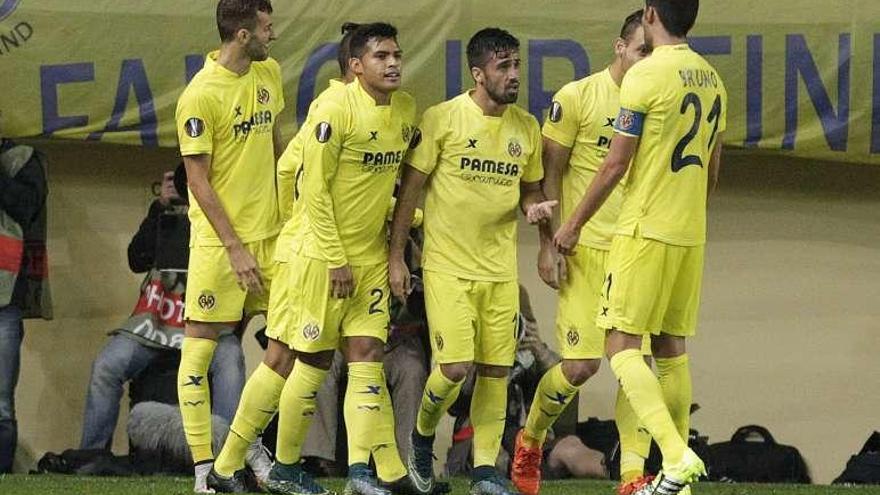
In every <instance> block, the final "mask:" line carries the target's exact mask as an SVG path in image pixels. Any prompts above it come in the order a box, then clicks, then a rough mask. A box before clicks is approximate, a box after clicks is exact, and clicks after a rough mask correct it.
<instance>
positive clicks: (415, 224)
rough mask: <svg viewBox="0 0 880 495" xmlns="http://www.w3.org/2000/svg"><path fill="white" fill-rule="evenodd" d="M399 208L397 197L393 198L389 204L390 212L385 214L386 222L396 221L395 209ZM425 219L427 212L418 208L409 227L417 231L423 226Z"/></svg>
mask: <svg viewBox="0 0 880 495" xmlns="http://www.w3.org/2000/svg"><path fill="white" fill-rule="evenodd" d="M396 207H397V197H395V196H391V202H390V203H388V212H387V213H386V214H385V220H386V221H387V222H388V223H391V222H392V221H394V209H395V208H396ZM424 219H425V212H424V211H422V209H421V208H419V207H418V206H417V207H416V209H415V210H414V211H413V216H412V222H410V224H409V227H410V228H411V229H417V228H419V227H421V226H422V220H424Z"/></svg>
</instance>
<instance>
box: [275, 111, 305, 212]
mask: <svg viewBox="0 0 880 495" xmlns="http://www.w3.org/2000/svg"><path fill="white" fill-rule="evenodd" d="M304 129H305V128H303V129H300V130H299V132H297V133H296V136H294V137H293V139H291V140H290V143H288V144H287V148H285V149H284V153H282V154H281V157H280V158H278V207H279V210H280V212H281V219H282V221H287V220H288V219H289V218H290V213H291V211H292V208H293V202H294V201H295V200H296V196H297V194H296V192H297V191H296V189H297V187H296V179H297V172H298V171H299V169H300V166H301V165H302V162H303V160H302V150H303V146H302V142H303V130H304Z"/></svg>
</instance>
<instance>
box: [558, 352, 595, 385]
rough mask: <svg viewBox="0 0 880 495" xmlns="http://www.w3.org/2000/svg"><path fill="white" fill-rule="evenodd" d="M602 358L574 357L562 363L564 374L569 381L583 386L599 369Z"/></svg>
mask: <svg viewBox="0 0 880 495" xmlns="http://www.w3.org/2000/svg"><path fill="white" fill-rule="evenodd" d="M601 363H602V360H600V359H572V360H565V361H563V363H562V374H563V375H565V379H566V380H568V383H570V384H572V385H575V386H578V387H579V386H581V385H583V384H584V383H586V381H587V380H589V379H590V377H592V376H593V375H595V374H596V373H597V372H598V371H599V366H600V365H601Z"/></svg>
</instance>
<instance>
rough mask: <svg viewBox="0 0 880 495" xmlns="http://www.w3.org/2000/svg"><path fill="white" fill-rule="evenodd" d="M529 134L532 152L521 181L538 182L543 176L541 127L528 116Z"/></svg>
mask: <svg viewBox="0 0 880 495" xmlns="http://www.w3.org/2000/svg"><path fill="white" fill-rule="evenodd" d="M529 118H530V122H529V129H530V132H529V136H530V139H531V141H532V154H531V155H530V156H529V161H528V163H527V164H526V169H525V170H524V171H523V176H522V181H523V182H539V181H540V180H541V179H543V178H544V161H543V159H542V156H543V154H544V145H543V143H542V139H541V129H540V128H539V127H538V122H537V121H536V120H534V119H532V118H531V116H529Z"/></svg>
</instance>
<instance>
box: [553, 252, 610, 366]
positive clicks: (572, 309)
mask: <svg viewBox="0 0 880 495" xmlns="http://www.w3.org/2000/svg"><path fill="white" fill-rule="evenodd" d="M607 258H608V251H603V250H601V249H595V248H591V247H588V246H583V245H579V246H578V247H577V249H576V250H575V253H574V255H572V256H569V257H567V258H566V266H567V268H568V277H567V278H566V280H565V283H563V284H562V287H560V288H559V302H558V305H557V309H556V338H557V341H558V343H559V347H558V348H559V351H560V352H559V353H560V354H561V355H562V359H602V356H604V355H605V329H604V328H600V327H598V326H597V325H596V312H597V311H598V307H599V292H601V291H602V281H603V280H605V261H606V259H607Z"/></svg>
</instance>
